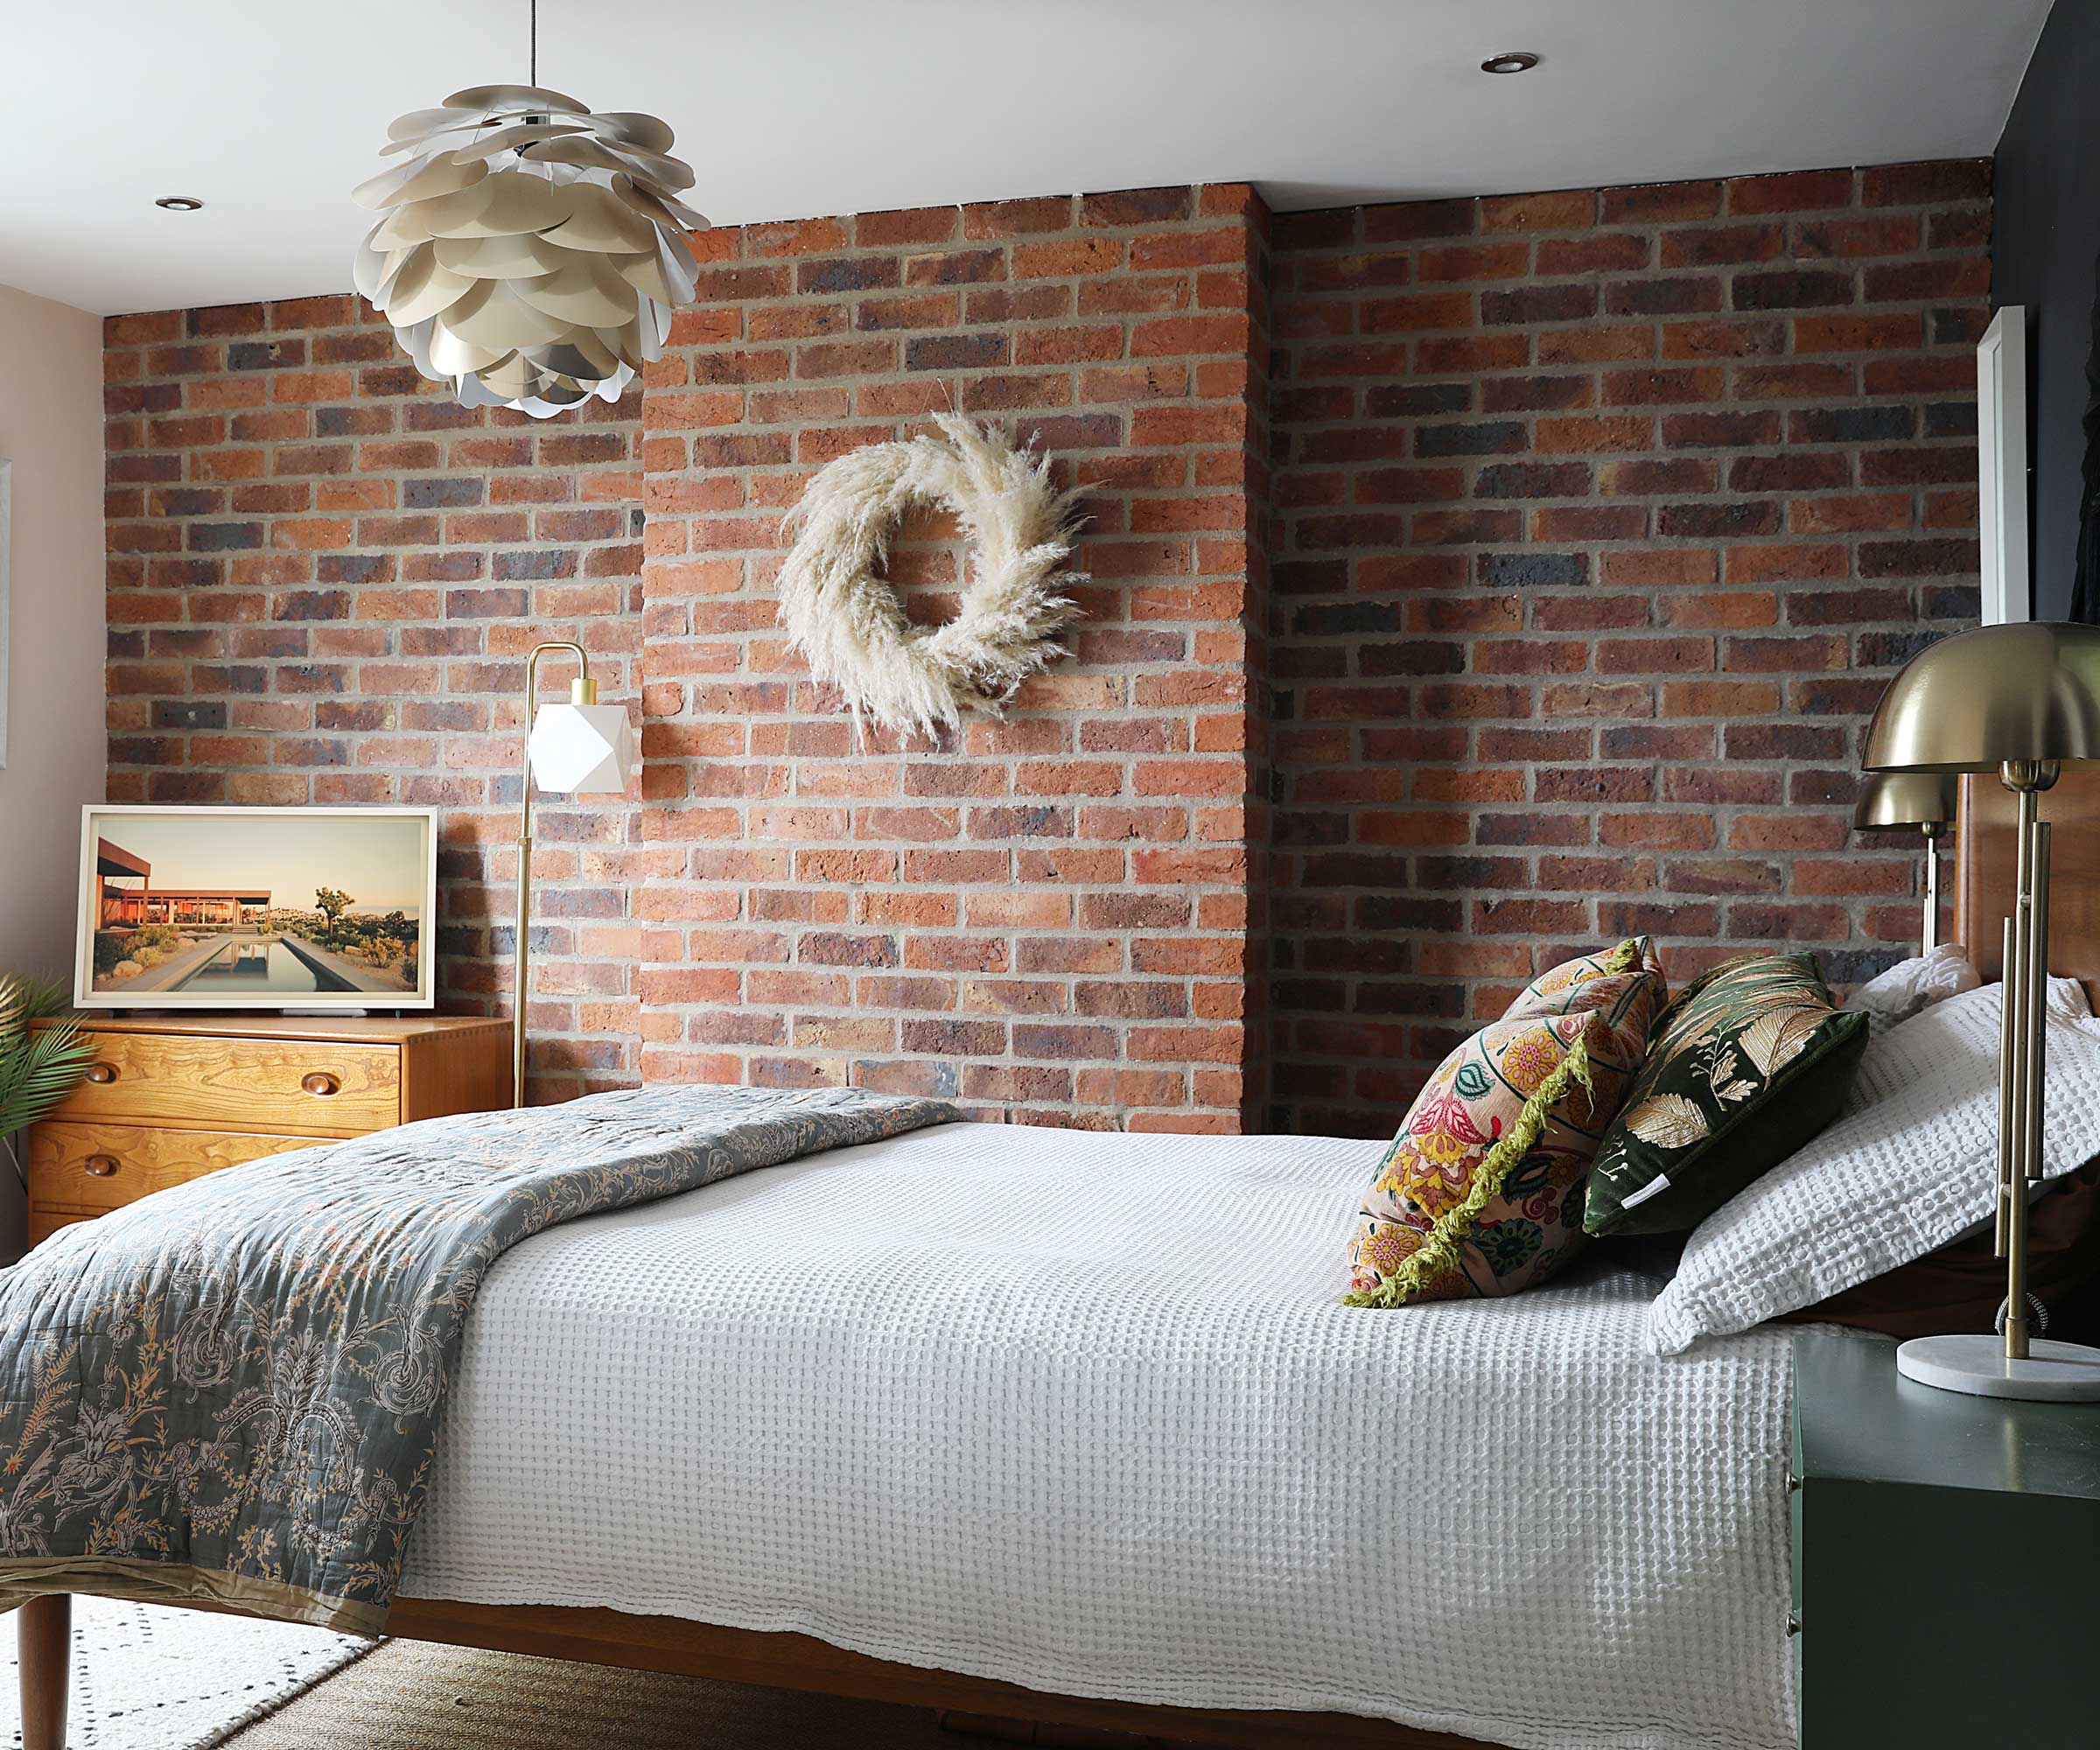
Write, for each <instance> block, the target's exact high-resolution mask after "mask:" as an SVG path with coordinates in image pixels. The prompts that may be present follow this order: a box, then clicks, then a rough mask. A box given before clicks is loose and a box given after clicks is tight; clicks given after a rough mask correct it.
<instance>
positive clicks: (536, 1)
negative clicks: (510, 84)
mask: <svg viewBox="0 0 2100 1750" xmlns="http://www.w3.org/2000/svg"><path fill="white" fill-rule="evenodd" d="M528 7H529V9H530V10H529V12H528V18H529V19H530V23H529V24H528V26H527V32H528V42H529V43H530V45H531V50H530V53H531V60H530V66H531V68H532V71H531V72H530V73H528V75H527V77H526V81H525V82H526V83H527V84H528V85H532V86H537V85H538V84H539V82H540V0H528Z"/></svg>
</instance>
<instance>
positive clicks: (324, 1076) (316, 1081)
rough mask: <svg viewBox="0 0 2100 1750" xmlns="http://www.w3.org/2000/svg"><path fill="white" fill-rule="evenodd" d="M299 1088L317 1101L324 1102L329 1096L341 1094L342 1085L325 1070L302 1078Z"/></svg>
mask: <svg viewBox="0 0 2100 1750" xmlns="http://www.w3.org/2000/svg"><path fill="white" fill-rule="evenodd" d="M299 1086H300V1087H302V1088H304V1089H305V1090H306V1091H307V1092H308V1093H309V1094H311V1095H312V1096H314V1098H315V1099H317V1100H325V1099H326V1098H327V1097H328V1096H329V1095H331V1094H339V1093H341V1092H342V1089H343V1084H342V1083H341V1082H339V1081H337V1080H336V1078H335V1077H334V1076H332V1075H329V1074H328V1072H327V1071H326V1070H325V1069H317V1070H315V1071H314V1072H313V1074H312V1075H308V1076H303V1077H302V1078H301V1079H300V1082H299Z"/></svg>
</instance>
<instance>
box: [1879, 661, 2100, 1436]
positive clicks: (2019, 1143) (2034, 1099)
mask: <svg viewBox="0 0 2100 1750" xmlns="http://www.w3.org/2000/svg"><path fill="white" fill-rule="evenodd" d="M2095 762H2100V627H2090V626H2075V625H2069V624H2062V623H2058V622H2054V621H2031V622H2028V623H2026V624H2024V625H2013V626H1986V627H1980V628H1978V630H1976V631H1974V632H1964V633H1963V634H1960V635H1959V636H1958V637H1954V638H1950V639H1947V640H1945V641H1943V642H1941V643H1938V644H1936V645H1933V646H1932V647H1931V648H1929V649H1927V650H1924V651H1922V652H1920V653H1919V654H1918V655H1916V656H1914V657H1913V658H1912V659H1911V660H1910V662H1908V664H1907V665H1906V666H1905V667H1904V669H1903V670H1902V672H1901V674H1899V675H1898V676H1896V678H1895V679H1894V681H1892V682H1890V683H1889V686H1888V690H1887V692H1886V693H1884V694H1883V695H1882V696H1881V704H1880V707H1879V708H1878V709H1877V710H1876V711H1875V712H1874V720H1873V725H1871V726H1870V727H1869V729H1868V730H1867V733H1866V760H1865V762H1864V763H1865V764H1866V767H1867V768H1868V769H1869V770H1870V771H1876V772H1899V773H1914V772H1917V773H1938V774H1950V773H1956V772H1996V773H1997V774H1998V781H1999V782H2001V783H2002V784H2004V785H2005V788H2007V789H2008V790H2010V791H2012V794H2013V795H2015V796H2016V797H2017V798H2018V799H2019V839H2018V851H2019V856H2018V875H2017V881H2016V886H2017V890H2018V891H2017V893H2016V895H2015V899H2014V905H2013V911H2012V915H2011V916H2010V917H2008V918H2007V919H2006V920H2005V992H2004V996H2005V1010H2004V1019H2003V1022H2002V1024H2001V1033H2000V1036H1999V1044H1998V1201H1997V1218H1996V1228H1997V1235H1998V1256H1999V1257H2002V1258H2004V1259H2005V1283H2006V1299H2005V1337H2004V1341H2002V1342H2001V1341H1999V1340H1998V1338H1996V1337H1985V1336H1950V1337H1918V1338H1914V1339H1912V1340H1911V1341H1909V1342H1908V1343H1905V1344H1904V1345H1903V1346H1902V1347H1901V1348H1900V1349H1898V1350H1897V1351H1896V1365H1897V1366H1898V1367H1899V1368H1900V1369H1901V1370H1902V1372H1903V1374H1904V1375H1905V1376H1906V1377H1908V1378H1910V1379H1915V1380H1917V1381H1920V1382H1921V1383H1923V1384H1926V1385H1933V1386H1938V1387H1940V1388H1942V1389H1943V1390H1949V1391H1965V1392H1970V1393H1971V1394H1974V1395H1977V1396H1979V1397H2020V1398H2077V1399H2086V1398H2100V1349H2091V1348H2085V1347H2083V1346H2082V1345H2081V1344H2076V1343H2057V1342H2050V1341H2045V1340H2043V1339H2040V1338H2031V1337H2030V1335H2029V1333H2028V1319H2027V1199H2028V1194H2029V1189H2030V1184H2031V1181H2033V1180H2039V1179H2040V1177H2041V1166H2042V1163H2041V1118H2042V1110H2043V1108H2042V1099H2043V1086H2044V1082H2043V1075H2044V1069H2045V1064H2044V1061H2043V1059H2044V1053H2045V1040H2046V1030H2045V1023H2044V1020H2043V1013H2044V1007H2045V1003H2046V998H2047V989H2048V964H2049V828H2048V823H2047V822H2046V821H2044V820H2042V819H2041V817H2040V813H2041V810H2040V796H2041V793H2042V792H2043V791H2044V790H2046V789H2047V788H2049V786H2050V785H2052V784H2054V782H2055V781H2056V777H2057V774H2058V773H2059V772H2060V771H2061V768H2062V767H2065V766H2071V765H2090V764H2093V763H2095Z"/></svg>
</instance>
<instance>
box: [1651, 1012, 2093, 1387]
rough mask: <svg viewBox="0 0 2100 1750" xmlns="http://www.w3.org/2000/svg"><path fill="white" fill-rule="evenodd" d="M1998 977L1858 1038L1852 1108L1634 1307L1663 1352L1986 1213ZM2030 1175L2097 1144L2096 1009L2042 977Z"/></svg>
mask: <svg viewBox="0 0 2100 1750" xmlns="http://www.w3.org/2000/svg"><path fill="white" fill-rule="evenodd" d="M2003 990H2004V986H2002V985H1998V984H1986V985H1985V986H1984V987H1983V988H1982V989H1980V990H1977V991H1967V992H1965V993H1964V994H1963V995H1962V996H1959V997H1950V998H1948V999H1947V1000H1946V1001H1945V1002H1943V1003H1935V1004H1934V1005H1932V1006H1931V1007H1930V1008H1929V1009H1927V1010H1926V1011H1925V1012H1924V1013H1922V1014H1921V1015H1916V1016H1914V1017H1913V1018H1912V1019H1909V1020H1908V1021H1906V1022H1904V1023H1903V1024H1902V1026H1899V1027H1896V1028H1894V1030H1892V1031H1891V1032H1890V1033H1887V1034H1885V1035H1884V1036H1883V1037H1882V1038H1880V1039H1879V1040H1875V1041H1874V1043H1873V1045H1872V1046H1871V1047H1869V1048H1868V1050H1867V1054H1866V1061H1865V1062H1864V1063H1863V1064H1862V1065H1861V1066H1860V1071H1859V1085H1858V1089H1857V1091H1856V1094H1855V1098H1854V1110H1851V1111H1849V1112H1847V1113H1846V1114H1845V1117H1842V1118H1840V1119H1839V1120H1838V1122H1837V1123H1836V1124H1832V1125H1831V1127H1830V1129H1829V1130H1827V1131H1824V1133H1823V1134H1822V1135H1821V1136H1820V1137H1818V1138H1816V1140H1815V1141H1814V1142H1812V1143H1810V1145H1809V1146H1808V1147H1806V1148H1804V1149H1803V1150H1802V1151H1801V1152H1799V1153H1798V1154H1796V1156H1795V1157H1794V1158H1793V1159H1791V1160H1789V1161H1787V1162H1785V1163H1784V1164H1782V1166H1778V1167H1776V1168H1775V1169H1774V1170H1773V1171H1772V1172H1770V1173H1767V1174H1766V1175H1765V1176H1764V1177H1763V1178H1762V1179H1761V1180H1758V1181H1757V1183H1756V1184H1754V1185H1753V1186H1752V1187H1750V1188H1749V1189H1748V1190H1747V1191H1745V1192H1744V1193H1743V1194H1741V1195H1740V1196H1739V1197H1737V1198H1736V1199H1735V1200H1734V1201H1733V1202H1731V1203H1729V1204H1727V1205H1726V1207H1724V1208H1721V1209H1720V1210H1719V1211H1718V1212H1716V1213H1715V1214H1714V1215H1711V1216H1709V1217H1708V1218H1707V1219H1706V1220H1705V1222H1702V1223H1701V1224H1700V1226H1699V1227H1698V1229H1697V1231H1695V1232H1694V1233H1693V1235H1692V1236H1691V1239H1690V1241H1688V1242H1687V1243H1686V1244H1685V1247H1684V1256H1683V1257H1681V1258H1680V1259H1679V1260H1678V1262H1677V1275H1676V1276H1675V1277H1674V1278H1672V1279H1671V1281H1670V1285H1669V1286H1667V1287H1666V1288H1664V1289H1663V1292H1662V1293H1661V1294H1659V1295H1657V1296H1656V1299H1655V1300H1654V1302H1653V1303H1652V1304H1651V1305H1650V1306H1649V1309H1648V1319H1647V1327H1646V1331H1647V1342H1648V1347H1649V1349H1650V1350H1652V1351H1654V1352H1655V1353H1656V1354H1658V1355H1676V1354H1677V1353H1678V1352H1680V1351H1681V1350H1684V1349H1685V1348H1690V1347H1691V1344H1692V1343H1693V1342H1695V1341H1697V1340H1698V1339H1699V1338H1700V1337H1704V1336H1718V1335H1721V1334H1726V1333H1728V1332H1732V1331H1747V1330H1748V1329H1749V1328H1750V1327H1752V1326H1753V1325H1758V1324H1761V1323H1763V1322H1764V1320H1768V1319H1775V1318H1777V1317H1779V1316H1780V1315H1781V1314H1782V1313H1791V1312H1794V1311H1795V1310H1796V1309H1797V1308H1799V1307H1803V1306H1814V1305H1815V1304H1816V1303H1817V1301H1819V1300H1824V1299H1829V1298H1830V1297H1831V1295H1834V1294H1838V1293H1840V1292H1843V1291H1844V1290H1845V1289H1848V1288H1856V1287H1858V1286H1859V1285H1860V1284H1861V1283H1864V1282H1870V1281H1872V1280H1873V1278H1876V1277H1878V1276H1882V1275H1885V1274H1886V1273H1887V1272H1888V1271H1892V1270H1894V1269H1895V1268H1896V1267H1897V1266H1898V1265H1900V1264H1908V1263H1910V1262H1911V1261H1912V1260H1913V1259H1914V1258H1921V1257H1924V1256H1925V1255H1926V1254H1927V1253H1928V1252H1932V1251H1936V1250H1939V1248H1941V1247H1942V1246H1943V1245H1946V1244H1948V1243H1950V1241H1953V1240H1956V1239H1957V1238H1959V1237H1960V1236H1962V1235H1963V1234H1964V1232H1966V1231H1968V1230H1969V1229H1971V1228H1973V1227H1975V1226H1976V1225H1978V1223H1980V1222H1987V1221H1989V1220H1990V1218H1991V1210H1992V1207H1993V1205H1994V1203H1995V1201H1996V1200H1997V1195H1998V1011H1999V997H2000V994H2001V992H2002V991H2003ZM2044 1026H2045V1030H2046V1033H2047V1049H2048V1082H2047V1098H2046V1100H2045V1101H2044V1102H2043V1107H2044V1111H2043V1121H2042V1138H2041V1141H2042V1169H2043V1177H2044V1178H2046V1179H2057V1178H2061V1176H2062V1175H2063V1174H2065V1173H2073V1172H2075V1171H2076V1170H2077V1169H2078V1168H2080V1167H2082V1166H2084V1165H2085V1164H2086V1163H2087V1162H2088V1161H2089V1160H2091V1159H2094V1158H2095V1157H2096V1156H2100V1022H2096V1021H2094V1020H2093V1019H2091V1018H2090V1012H2089V1010H2088V1008H2087V1006H2086V1001H2085V998H2084V995H2083V993H2082V991H2080V990H2079V988H2078V986H2077V985H2076V984H2074V983H2073V982H2072V981H2071V980H2069V979H2068V978H2052V979H2051V980H2050V981H2049V1000H2048V1003H2047V1006H2046V1008H2045V1010H2044Z"/></svg>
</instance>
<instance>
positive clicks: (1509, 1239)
mask: <svg viewBox="0 0 2100 1750" xmlns="http://www.w3.org/2000/svg"><path fill="white" fill-rule="evenodd" d="M1586 958H1594V960H1595V964H1594V966H1593V968H1592V969H1591V970H1586V971H1583V972H1580V973H1579V974H1578V975H1572V976H1571V977H1568V978H1567V979H1566V980H1565V982H1564V983H1562V984H1559V985H1558V987H1557V988H1555V989H1553V990H1551V991H1539V992H1537V995H1536V998H1534V993H1533V991H1531V990H1530V988H1529V987H1527V990H1526V991H1525V993H1524V995H1523V996H1521V997H1519V998H1518V999H1517V1001H1516V1003H1515V1004H1513V1005H1511V1010H1510V1012H1509V1013H1508V1014H1506V1015H1504V1016H1503V1017H1502V1019H1501V1020H1499V1021H1494V1022H1491V1023H1490V1024H1489V1025H1488V1026H1485V1027H1483V1028H1482V1029H1481V1031H1480V1032H1479V1033H1475V1034H1474V1036H1473V1037H1472V1038H1471V1039H1469V1040H1466V1041H1465V1042H1464V1043H1463V1044H1461V1045H1460V1046H1459V1047H1457V1048H1456V1049H1455V1050H1453V1052H1452V1054H1451V1055H1450V1056H1449V1057H1447V1058H1446V1059H1445V1060H1444V1062H1443V1065H1442V1067H1441V1068H1439V1069H1438V1071H1437V1073H1436V1074H1435V1075H1433V1076H1432V1077H1431V1078H1430V1081H1429V1085H1428V1086H1427V1087H1425V1088H1424V1089H1423V1090H1422V1092H1421V1094H1420V1096H1418V1098H1417V1099H1416V1101H1415V1104H1414V1108H1413V1110H1411V1111H1410V1112H1409V1113H1408V1115H1407V1122H1406V1123H1405V1124H1403V1125H1402V1126H1401V1127H1400V1134H1399V1135H1398V1136H1397V1137H1395V1138H1393V1145H1392V1146H1391V1147H1390V1148H1389V1149H1388V1150H1387V1151H1386V1152H1385V1157H1384V1159H1383V1160H1381V1161H1380V1162H1379V1164H1378V1175H1377V1177H1376V1179H1375V1180H1373V1181H1372V1183H1371V1187H1370V1190H1369V1194H1367V1195H1366V1197H1365V1199H1364V1202H1363V1207H1362V1211H1361V1212H1360V1213H1359V1215H1358V1217H1357V1222H1356V1229H1355V1236H1354V1237H1353V1238H1352V1240H1351V1242H1350V1245H1349V1267H1350V1268H1349V1286H1350V1292H1349V1294H1348V1296H1347V1297H1346V1298H1347V1299H1348V1304H1349V1305H1350V1306H1406V1305H1408V1304H1409V1303H1411V1302H1413V1301H1419V1300H1453V1299H1460V1298H1463V1297H1465V1296H1468V1295H1503V1294H1515V1293H1516V1292H1517V1291H1518V1290H1519V1289H1523V1288H1528V1287H1530V1285H1532V1284H1534V1283H1537V1282H1543V1281H1544V1280H1545V1278H1547V1277H1549V1276H1551V1274H1552V1273H1553V1271H1555V1270H1557V1269H1558V1268H1559V1266H1560V1265H1561V1264H1564V1263H1565V1262H1566V1261H1567V1259H1568V1258H1569V1257H1572V1255H1573V1253H1574V1252H1575V1250H1577V1248H1579V1246H1580V1244H1581V1243H1582V1198H1583V1186H1584V1182H1585V1180H1586V1178H1587V1177H1588V1173H1589V1166H1590V1159H1591V1156H1592V1155H1593V1154H1594V1153H1595V1152H1596V1148H1597V1143H1598V1139H1599V1138H1600V1137H1601V1136H1602V1135H1603V1134H1604V1128H1605V1125H1606V1124H1607V1122H1608V1121H1609V1120H1610V1118H1611V1117H1612V1115H1613V1113H1614V1112H1615V1111H1617V1110H1618V1109H1619V1103H1620V1100H1621V1097H1622V1096H1623V1094H1624V1092H1625V1089H1626V1085H1627V1083H1628V1081H1629V1080H1630V1078H1631V1077H1632V1075H1633V1073H1634V1071H1635V1069H1636V1068H1638V1067H1639V1065H1640V1062H1641V1051H1642V1042H1643V1041H1644V1040H1646V1039H1647V1037H1648V1030H1649V1022H1650V1020H1651V1019H1652V1018H1653V1017H1654V1015H1655V1013H1656V1010H1657V1009H1658V1008H1660V1007H1661V1006H1662V1001H1663V975H1662V969H1661V968H1660V967H1659V966H1658V965H1656V962H1655V957H1654V955H1653V952H1652V950H1650V949H1648V948H1647V945H1646V944H1645V943H1644V942H1638V941H1635V942H1621V944H1620V945H1619V946H1618V947H1617V948H1616V949H1613V950H1612V951H1611V953H1610V954H1609V955H1608V956H1595V957H1586ZM1548 977H1549V978H1551V975H1550V974H1549V975H1548ZM1540 982H1541V983H1542V984H1544V982H1546V981H1544V980H1542V981H1540ZM1528 1000H1535V1001H1536V1003H1537V1005H1538V1006H1536V1007H1529V1008H1528V1007H1526V1006H1525V1005H1526V1003H1527V1001H1528ZM1556 1005H1558V1006H1556Z"/></svg>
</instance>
